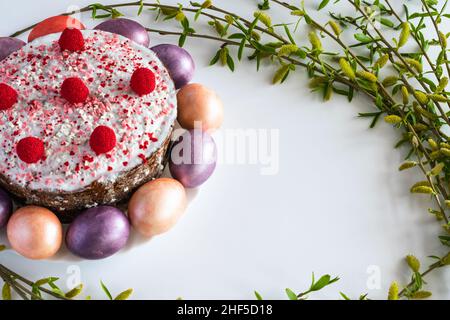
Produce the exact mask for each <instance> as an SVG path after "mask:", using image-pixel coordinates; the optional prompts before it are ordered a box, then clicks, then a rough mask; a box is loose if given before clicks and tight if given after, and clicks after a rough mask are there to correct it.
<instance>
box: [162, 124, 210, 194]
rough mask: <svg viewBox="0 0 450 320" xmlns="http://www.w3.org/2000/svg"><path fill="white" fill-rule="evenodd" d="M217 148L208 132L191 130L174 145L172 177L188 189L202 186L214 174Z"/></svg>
mask: <svg viewBox="0 0 450 320" xmlns="http://www.w3.org/2000/svg"><path fill="white" fill-rule="evenodd" d="M216 162H217V147H216V143H215V142H214V139H213V138H212V137H211V135H209V134H208V133H207V132H203V131H201V130H195V129H194V130H189V131H187V132H185V133H184V134H183V135H182V136H181V137H180V138H179V139H178V140H177V142H175V143H174V145H173V147H172V150H171V153H170V162H169V168H170V173H171V174H172V176H173V177H174V178H175V179H177V180H178V181H180V182H181V184H183V186H185V187H186V188H196V187H198V186H200V185H202V184H203V183H204V182H205V181H206V180H208V179H209V177H210V176H211V175H212V174H213V172H214V170H215V168H216Z"/></svg>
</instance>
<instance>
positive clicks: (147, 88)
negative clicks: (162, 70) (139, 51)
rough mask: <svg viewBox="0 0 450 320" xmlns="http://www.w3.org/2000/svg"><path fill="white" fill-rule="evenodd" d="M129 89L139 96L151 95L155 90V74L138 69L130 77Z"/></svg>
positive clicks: (148, 70)
mask: <svg viewBox="0 0 450 320" xmlns="http://www.w3.org/2000/svg"><path fill="white" fill-rule="evenodd" d="M130 85H131V89H133V91H134V92H135V93H136V94H138V95H139V96H145V95H147V94H149V93H152V92H153V90H155V88H156V78H155V74H154V73H153V72H152V71H151V70H150V69H147V68H139V69H136V71H134V73H133V75H132V76H131V83H130Z"/></svg>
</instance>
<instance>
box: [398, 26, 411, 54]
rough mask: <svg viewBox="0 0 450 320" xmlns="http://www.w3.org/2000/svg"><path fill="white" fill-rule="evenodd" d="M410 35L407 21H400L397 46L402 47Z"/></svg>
mask: <svg viewBox="0 0 450 320" xmlns="http://www.w3.org/2000/svg"><path fill="white" fill-rule="evenodd" d="M410 35H411V27H410V25H409V23H408V22H403V23H402V31H401V33H400V38H399V39H398V48H401V47H403V46H404V45H405V44H406V43H407V42H408V39H409V36H410Z"/></svg>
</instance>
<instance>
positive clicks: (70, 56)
mask: <svg viewBox="0 0 450 320" xmlns="http://www.w3.org/2000/svg"><path fill="white" fill-rule="evenodd" d="M82 33H83V35H84V38H85V50H84V51H82V52H80V53H78V52H75V53H70V52H67V51H64V52H61V50H60V48H59V45H58V39H59V37H60V34H53V35H49V36H45V37H42V38H39V39H37V40H35V41H34V42H32V43H30V44H27V45H26V46H25V47H23V48H22V49H21V50H20V51H18V52H16V53H13V54H12V55H11V56H10V57H8V58H7V59H5V60H4V61H2V62H0V83H6V84H8V85H9V86H11V87H13V88H14V89H15V90H16V91H17V93H18V102H17V103H16V104H15V105H14V106H13V107H12V108H11V109H9V110H6V111H0V144H1V150H2V151H1V152H0V173H1V174H3V175H4V176H5V177H7V178H8V180H10V182H11V183H12V184H17V185H19V186H22V187H27V188H29V189H33V190H44V191H51V192H58V191H65V192H73V191H79V190H83V189H84V188H85V187H86V186H88V185H90V184H91V183H93V182H94V181H99V182H106V181H115V179H116V178H117V177H118V176H119V175H120V174H121V173H124V172H126V171H129V170H131V169H133V168H134V167H136V166H138V165H140V164H142V162H143V161H146V160H145V159H146V158H149V157H150V156H151V155H152V154H153V153H154V152H155V151H156V150H158V149H159V148H160V147H161V146H162V144H163V142H164V141H165V140H166V138H167V137H168V135H169V133H170V128H171V126H172V125H173V123H174V121H175V119H176V91H175V87H174V84H173V81H172V79H171V78H170V76H169V74H168V72H167V70H166V69H165V67H164V66H163V64H162V63H161V61H160V60H159V59H158V58H157V56H156V55H155V54H154V53H153V52H152V51H151V50H150V49H147V48H144V47H142V46H140V45H138V44H135V43H133V42H132V41H130V40H128V39H127V38H124V37H122V36H119V35H115V34H111V33H106V32H102V31H92V30H86V31H82ZM139 67H146V68H149V69H150V70H152V71H153V72H154V74H155V76H156V89H155V91H153V92H152V93H151V94H149V95H147V96H142V97H139V96H138V95H136V94H135V93H134V92H133V91H132V90H131V89H130V86H129V83H130V79H131V76H132V74H133V72H134V70H135V69H137V68H139ZM69 77H79V78H81V79H82V80H83V81H84V83H85V84H86V86H87V87H88V88H89V90H90V96H89V98H88V100H87V101H86V103H83V104H76V105H74V104H71V103H69V102H67V101H66V100H64V99H63V98H61V95H60V88H61V84H62V82H63V81H64V79H66V78H69ZM99 125H106V126H109V127H110V128H112V129H113V130H114V132H115V134H116V137H117V145H116V147H115V148H114V149H113V150H112V151H111V152H109V153H107V154H102V155H96V154H95V152H94V151H92V150H91V148H90V146H89V138H90V134H91V133H92V131H93V130H94V129H95V128H96V127H97V126H99ZM29 136H35V137H38V138H40V139H41V140H43V141H44V144H45V158H44V159H42V160H41V161H39V162H38V163H35V164H27V163H25V162H23V161H21V160H20V159H19V157H18V156H17V153H16V144H17V143H18V142H19V141H20V140H21V139H22V138H25V137H29Z"/></svg>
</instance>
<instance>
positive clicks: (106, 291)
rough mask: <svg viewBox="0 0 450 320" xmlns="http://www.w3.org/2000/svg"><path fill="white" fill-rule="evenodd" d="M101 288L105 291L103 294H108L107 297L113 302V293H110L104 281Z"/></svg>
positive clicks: (101, 282)
mask: <svg viewBox="0 0 450 320" xmlns="http://www.w3.org/2000/svg"><path fill="white" fill-rule="evenodd" d="M100 286H101V288H102V290H103V292H104V293H105V294H106V296H107V297H108V299H109V300H113V297H112V295H111V292H109V290H108V288H107V287H106V285H105V284H104V283H103V281H100Z"/></svg>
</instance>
